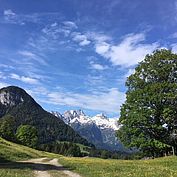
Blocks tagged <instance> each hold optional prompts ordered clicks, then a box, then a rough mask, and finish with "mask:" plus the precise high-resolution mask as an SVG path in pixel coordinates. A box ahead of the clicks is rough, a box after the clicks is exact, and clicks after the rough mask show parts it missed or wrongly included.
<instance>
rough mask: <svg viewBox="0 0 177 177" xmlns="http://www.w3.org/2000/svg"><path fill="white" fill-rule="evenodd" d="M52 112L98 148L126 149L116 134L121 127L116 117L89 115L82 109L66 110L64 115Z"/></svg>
mask: <svg viewBox="0 0 177 177" xmlns="http://www.w3.org/2000/svg"><path fill="white" fill-rule="evenodd" d="M52 114H54V115H55V116H57V117H58V118H60V119H61V120H63V121H64V122H65V123H66V124H68V125H70V126H71V127H72V128H73V129H74V130H75V131H77V132H78V133H79V134H80V135H81V136H82V137H84V138H86V139H87V140H88V141H89V142H91V143H93V144H94V145H95V146H96V147H97V148H100V149H107V150H112V151H114V150H119V151H123V150H124V147H123V145H122V144H121V143H120V142H119V141H118V139H117V138H116V136H115V131H116V130H118V129H119V126H118V124H117V120H116V119H111V118H108V117H107V116H106V115H104V114H98V115H96V116H94V117H89V116H87V115H85V113H84V112H83V111H82V110H70V111H66V112H64V114H63V115H62V114H60V113H59V112H54V111H52Z"/></svg>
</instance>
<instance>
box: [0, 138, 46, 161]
mask: <svg viewBox="0 0 177 177" xmlns="http://www.w3.org/2000/svg"><path fill="white" fill-rule="evenodd" d="M46 155H48V153H45V152H41V151H37V150H35V149H32V148H29V147H26V146H22V145H19V144H15V143H11V142H9V141H6V140H4V139H2V138H0V159H2V158H4V159H6V160H9V161H17V160H26V159H30V158H38V157H44V156H46Z"/></svg>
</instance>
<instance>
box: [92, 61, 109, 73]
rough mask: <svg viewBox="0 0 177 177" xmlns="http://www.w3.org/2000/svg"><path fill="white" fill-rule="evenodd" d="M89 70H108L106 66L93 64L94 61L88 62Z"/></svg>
mask: <svg viewBox="0 0 177 177" xmlns="http://www.w3.org/2000/svg"><path fill="white" fill-rule="evenodd" d="M90 68H91V69H94V70H100V71H103V70H105V69H108V66H106V65H101V64H99V63H95V62H94V61H90Z"/></svg>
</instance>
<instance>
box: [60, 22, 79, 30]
mask: <svg viewBox="0 0 177 177" xmlns="http://www.w3.org/2000/svg"><path fill="white" fill-rule="evenodd" d="M63 24H64V25H65V28H68V29H70V30H71V29H77V28H78V26H77V25H76V23H74V22H72V21H64V22H63Z"/></svg>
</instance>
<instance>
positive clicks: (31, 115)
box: [0, 86, 89, 145]
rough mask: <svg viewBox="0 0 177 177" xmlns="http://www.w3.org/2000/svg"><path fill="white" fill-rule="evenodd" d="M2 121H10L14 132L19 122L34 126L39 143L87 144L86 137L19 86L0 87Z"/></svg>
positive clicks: (0, 118) (0, 115) (0, 121)
mask: <svg viewBox="0 0 177 177" xmlns="http://www.w3.org/2000/svg"><path fill="white" fill-rule="evenodd" d="M9 119H10V120H9ZM3 121H10V122H11V126H12V128H13V132H14V134H15V132H16V130H17V128H18V127H19V126H20V125H21V124H28V125H32V126H34V127H36V129H37V131H38V137H39V144H44V143H49V142H52V141H56V140H59V141H70V142H75V143H80V144H84V145H89V143H88V142H87V140H86V139H84V138H82V137H81V136H80V135H79V134H78V133H76V132H75V131H74V130H73V129H72V128H71V127H70V126H68V125H66V124H65V123H64V122H63V121H62V120H60V119H58V118H57V117H55V116H54V115H52V114H51V113H49V112H47V111H45V110H44V109H43V108H42V107H41V106H40V105H39V104H38V103H36V101H35V100H34V99H33V98H32V97H31V96H30V95H29V94H27V93H26V92H25V90H23V89H21V88H19V87H15V86H10V87H6V88H2V89H0V123H2V122H3Z"/></svg>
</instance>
